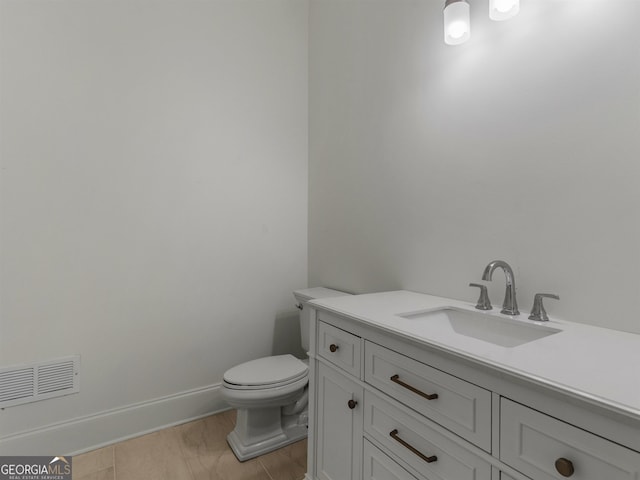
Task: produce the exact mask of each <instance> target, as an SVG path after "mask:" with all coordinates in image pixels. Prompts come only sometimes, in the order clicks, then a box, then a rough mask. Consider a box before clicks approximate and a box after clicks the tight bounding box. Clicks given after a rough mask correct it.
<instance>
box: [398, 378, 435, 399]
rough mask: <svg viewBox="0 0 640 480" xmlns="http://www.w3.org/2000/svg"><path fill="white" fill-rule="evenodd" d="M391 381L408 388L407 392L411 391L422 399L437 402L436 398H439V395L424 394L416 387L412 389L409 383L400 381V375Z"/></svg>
mask: <svg viewBox="0 0 640 480" xmlns="http://www.w3.org/2000/svg"><path fill="white" fill-rule="evenodd" d="M389 380H391V381H392V382H393V383H397V384H398V385H400V386H402V387H404V388H406V389H407V390H411V391H412V392H413V393H415V394H416V395H420V396H421V397H422V398H426V399H427V400H435V399H436V398H438V394H437V393H424V392H421V391H420V390H418V389H417V388H416V387H412V386H411V385H409V384H408V383H404V382H403V381H402V380H400V376H399V375H394V376H393V377H391V378H390V379H389Z"/></svg>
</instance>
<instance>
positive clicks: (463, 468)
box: [306, 291, 640, 480]
mask: <svg viewBox="0 0 640 480" xmlns="http://www.w3.org/2000/svg"><path fill="white" fill-rule="evenodd" d="M309 306H310V307H311V312H310V314H311V319H312V320H311V321H312V323H311V328H310V340H311V342H310V349H311V350H310V352H309V356H310V368H311V371H310V379H309V385H310V389H311V391H310V396H309V398H310V406H309V407H310V410H309V413H310V418H309V444H308V445H309V450H308V467H307V468H308V470H307V471H308V473H307V477H306V478H307V479H313V480H373V479H376V480H416V479H417V480H436V479H437V480H499V479H502V480H505V479H507V480H525V479H534V480H550V479H562V478H573V479H576V480H638V479H640V373H639V372H640V336H639V335H633V334H629V333H624V332H617V331H613V330H607V329H603V328H597V327H592V326H588V325H582V324H576V323H571V322H563V321H557V320H554V319H553V318H552V319H551V321H549V322H532V321H529V320H527V316H526V315H524V314H523V315H520V316H519V317H515V318H514V317H508V316H506V315H502V314H500V313H497V312H495V311H490V312H479V311H477V310H475V309H474V306H473V304H469V303H465V302H460V301H455V300H452V299H447V298H441V297H434V296H430V295H423V294H418V293H413V292H407V291H397V292H384V293H377V294H369V295H356V296H345V297H339V298H329V299H322V300H315V301H312V302H311V303H310V304H309Z"/></svg>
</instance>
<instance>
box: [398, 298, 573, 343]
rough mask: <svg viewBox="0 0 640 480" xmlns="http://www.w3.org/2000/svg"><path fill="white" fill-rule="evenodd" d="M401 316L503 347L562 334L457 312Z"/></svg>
mask: <svg viewBox="0 0 640 480" xmlns="http://www.w3.org/2000/svg"><path fill="white" fill-rule="evenodd" d="M398 316H399V317H402V318H406V319H408V320H415V321H419V322H428V323H429V324H431V325H432V326H433V328H438V329H441V328H448V329H450V330H453V332H455V333H457V334H458V335H464V336H465V337H472V338H475V339H477V340H482V341H483V342H488V343H492V344H494V345H499V346H501V347H517V346H519V345H524V344H525V343H529V342H533V341H535V340H539V339H541V338H544V337H548V336H549V335H553V334H555V333H558V332H560V331H561V330H558V329H556V328H551V327H547V326H542V325H536V324H534V323H531V324H527V323H523V322H521V321H519V320H514V319H511V318H503V317H498V316H495V315H492V314H487V313H476V312H470V311H467V310H459V309H456V308H445V309H442V310H431V311H424V312H414V313H403V314H399V315H398Z"/></svg>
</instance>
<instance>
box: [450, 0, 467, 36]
mask: <svg viewBox="0 0 640 480" xmlns="http://www.w3.org/2000/svg"><path fill="white" fill-rule="evenodd" d="M469 37H471V17H470V14H469V3H467V0H446V1H445V3H444V42H445V43H446V44H447V45H460V44H461V43H464V42H466V41H467V40H469Z"/></svg>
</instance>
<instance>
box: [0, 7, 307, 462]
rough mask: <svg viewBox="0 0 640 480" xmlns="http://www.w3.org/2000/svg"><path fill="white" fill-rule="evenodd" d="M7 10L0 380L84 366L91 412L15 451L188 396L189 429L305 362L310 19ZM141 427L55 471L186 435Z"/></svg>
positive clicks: (0, 428)
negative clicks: (284, 368)
mask: <svg viewBox="0 0 640 480" xmlns="http://www.w3.org/2000/svg"><path fill="white" fill-rule="evenodd" d="M0 8H1V10H0V22H1V23H0V30H1V36H0V62H1V64H0V66H1V69H2V73H1V77H0V82H1V89H0V119H1V125H2V129H1V144H2V145H1V150H0V154H1V156H0V161H1V170H0V171H1V184H0V187H1V196H0V200H1V210H0V213H1V229H2V236H1V242H2V243H1V250H0V280H1V285H0V287H1V290H0V293H1V297H0V302H1V311H0V314H1V317H0V366H6V365H11V364H14V363H21V362H30V361H37V360H45V359H50V358H56V357H59V356H64V355H68V354H75V353H79V354H80V355H81V356H82V369H81V376H82V378H81V392H80V393H79V394H77V395H72V396H68V397H64V398H59V399H55V400H47V401H43V402H39V403H33V404H29V405H24V406H18V407H12V408H8V409H6V410H4V411H0V436H2V437H4V440H5V442H4V443H2V441H0V450H2V451H3V453H9V452H12V451H14V450H15V449H16V448H18V447H15V445H22V447H20V448H24V445H25V444H26V445H29V444H30V443H29V442H30V441H31V440H32V439H31V437H30V436H29V435H26V436H24V435H20V433H21V432H25V431H29V430H31V429H36V430H38V429H42V427H44V426H46V425H50V424H54V423H60V422H61V423H63V424H64V423H65V422H67V424H68V422H70V421H78V422H80V423H82V421H84V420H86V419H87V418H88V416H92V415H101V414H102V413H104V412H112V413H113V409H125V410H126V409H127V408H128V407H129V406H132V405H134V404H135V405H137V404H138V402H143V403H144V402H149V401H151V403H153V404H154V405H155V404H157V403H158V402H159V401H160V402H161V401H162V399H172V398H174V396H176V395H178V396H180V395H181V394H183V393H184V392H187V393H184V396H185V397H188V396H189V394H190V393H189V392H192V391H198V392H200V393H202V392H205V393H206V394H205V395H200V397H198V402H199V403H198V405H195V406H193V408H191V407H184V408H182V410H180V409H177V410H179V411H180V413H178V414H176V415H182V417H185V416H189V415H198V414H202V413H205V412H207V411H211V410H212V409H215V408H220V403H219V402H220V400H219V395H217V394H216V392H215V391H214V390H215V387H216V386H217V384H218V382H220V381H221V380H222V374H223V372H224V371H225V370H226V369H227V368H229V367H230V366H232V365H234V364H237V363H238V362H242V361H245V360H248V359H251V358H256V357H259V356H263V355H269V354H271V353H272V352H276V353H282V352H283V351H287V350H292V349H299V337H298V332H299V330H297V310H296V309H295V308H294V298H293V296H292V295H291V291H292V290H293V289H295V288H300V287H304V286H306V281H307V267H306V262H307V224H306V215H307V213H306V212H307V86H308V82H307V15H308V7H307V5H306V3H305V2H303V1H298V0H270V1H269V2H264V1H261V0H242V1H235V0H234V1H224V0H220V1H218V0H189V1H187V0H184V1H180V2H176V1H171V0H115V1H112V0H94V1H87V2H84V1H74V0H56V1H50V0H31V1H23V0H1V3H0ZM207 395H208V396H207ZM157 399H160V400H157ZM192 400H193V399H192ZM216 402H217V403H216ZM192 403H193V402H192ZM196 403H197V402H196ZM143 406H144V405H143ZM138 407H140V406H139V405H138ZM136 408H137V407H136ZM172 408H173V407H172ZM176 408H177V407H176ZM138 410H139V412H138ZM138 410H136V411H137V412H138V414H136V415H135V416H134V417H135V420H136V421H138V423H135V422H134V421H133V417H131V418H130V419H129V420H130V421H132V425H131V426H130V427H127V426H126V425H124V427H126V428H125V430H122V429H121V430H118V429H117V428H113V429H112V430H113V431H108V432H107V431H105V432H104V433H103V434H100V432H97V431H95V430H96V429H93V431H92V433H91V435H92V436H91V438H90V439H88V438H84V439H83V438H79V439H77V438H76V439H74V438H71V436H72V435H73V432H71V433H69V432H67V433H66V434H64V435H60V436H58V438H54V439H53V441H54V442H55V445H51V446H50V447H49V448H48V449H46V451H47V452H52V451H54V450H55V451H56V452H59V451H67V452H68V451H70V450H74V449H80V448H83V447H86V446H89V445H87V444H86V442H93V443H94V444H95V443H99V442H100V441H108V440H109V436H118V435H120V436H121V435H125V434H130V433H132V432H135V431H136V429H141V428H154V427H157V426H160V425H158V423H161V422H166V421H169V420H176V421H177V420H180V418H173V417H171V415H169V416H168V417H166V418H165V417H162V416H159V417H154V413H153V412H150V411H149V412H150V413H149V412H147V413H145V411H144V408H142V409H140V408H138ZM116 413H117V412H116ZM145 415H146V417H148V418H146V417H145ZM79 419H80V420H79ZM82 419H84V420H82ZM67 426H68V425H67ZM103 426H104V425H103ZM145 426H146V427H145ZM96 428H97V427H96ZM127 428H128V429H129V430H131V431H128V430H127ZM54 430H55V429H54ZM36 433H37V432H36ZM75 433H77V432H75ZM65 435H66V436H65ZM7 439H8V440H7ZM16 439H17V440H20V441H21V442H22V443H20V442H18V443H15V442H14V443H11V441H13V440H16ZM83 441H84V442H85V443H84V444H82V442H83ZM78 442H80V443H78ZM11 445H13V447H12V446H11ZM31 445H33V443H31ZM3 446H4V447H3ZM54 447H55V448H54ZM34 448H35V447H34ZM12 449H13V450H12ZM44 450H45V449H43V450H41V451H40V452H39V453H43V452H44ZM15 453H22V454H28V453H35V452H33V451H25V450H22V451H20V452H15Z"/></svg>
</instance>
